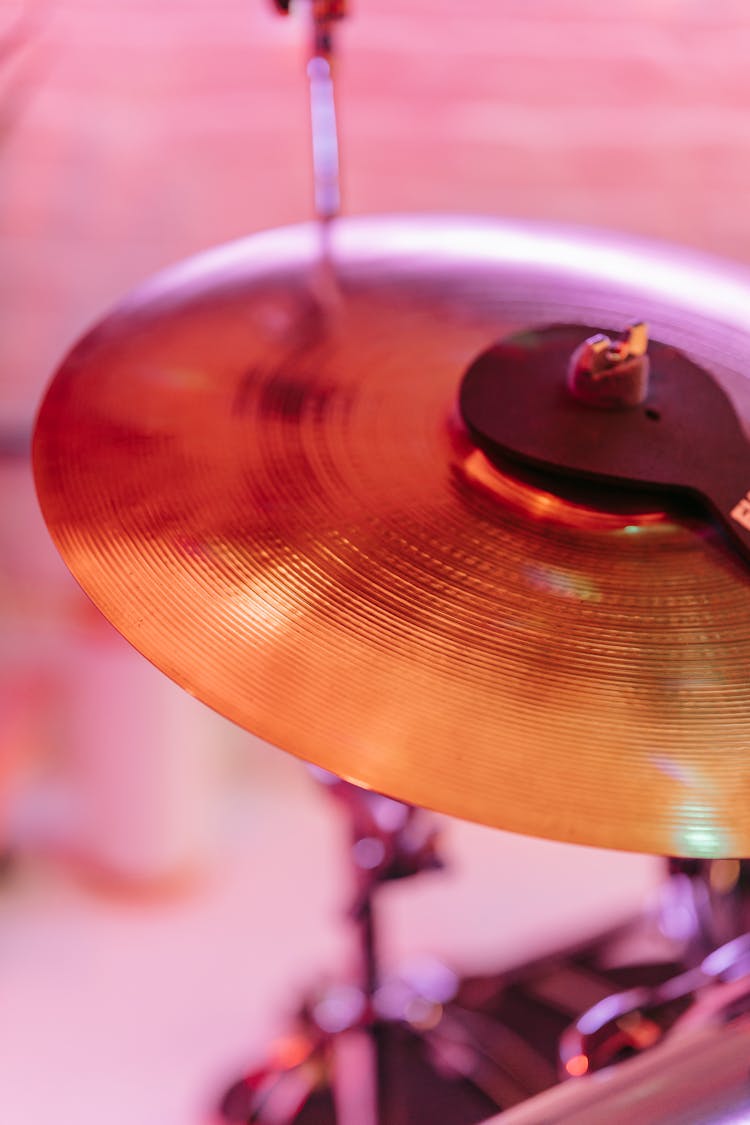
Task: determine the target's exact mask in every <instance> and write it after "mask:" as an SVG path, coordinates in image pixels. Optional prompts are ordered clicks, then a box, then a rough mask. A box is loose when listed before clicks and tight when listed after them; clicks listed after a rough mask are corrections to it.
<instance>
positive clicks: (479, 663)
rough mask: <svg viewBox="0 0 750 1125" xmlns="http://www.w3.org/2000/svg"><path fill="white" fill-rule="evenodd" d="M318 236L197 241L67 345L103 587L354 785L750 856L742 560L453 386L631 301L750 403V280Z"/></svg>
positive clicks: (610, 319) (151, 636) (466, 813)
mask: <svg viewBox="0 0 750 1125" xmlns="http://www.w3.org/2000/svg"><path fill="white" fill-rule="evenodd" d="M321 246H322V244H321V241H320V231H319V230H318V228H316V227H314V226H303V227H297V228H289V229H285V230H281V231H276V232H270V233H268V234H264V235H258V236H254V237H253V238H250V239H248V240H245V241H243V242H239V243H237V244H234V245H231V246H228V247H226V248H223V249H220V250H217V251H214V252H211V253H209V254H207V255H204V256H202V257H198V258H196V259H193V260H191V261H189V262H187V263H186V264H184V265H182V266H178V267H176V268H175V269H173V270H171V271H168V272H166V273H165V274H162V275H160V276H159V277H158V278H156V279H155V280H153V281H151V282H149V283H147V284H146V285H144V286H143V287H142V288H141V289H139V290H138V291H137V292H136V293H135V294H134V295H133V296H131V297H130V298H129V299H128V300H126V301H125V302H124V303H123V304H121V305H120V306H119V307H118V308H117V309H116V310H115V311H114V312H113V313H111V314H110V315H109V316H108V317H107V318H106V319H105V320H104V321H103V322H102V323H101V324H100V325H98V326H97V327H96V328H94V330H93V331H92V332H91V333H90V334H89V335H88V336H86V337H85V338H84V339H83V341H82V342H81V343H79V344H78V346H77V347H76V348H75V349H74V350H73V351H72V353H71V354H70V355H69V356H68V358H67V359H66V360H65V361H64V363H63V364H62V367H61V368H60V370H59V372H58V373H57V375H56V377H55V378H54V380H53V382H52V384H51V386H50V388H49V390H48V392H47V396H46V398H45V401H44V403H43V405H42V408H41V411H40V415H39V419H38V424H37V430H36V435H35V441H34V464H35V473H36V480H37V487H38V494H39V498H40V503H41V506H42V510H43V513H44V516H45V519H46V521H47V524H48V526H49V528H50V531H51V533H52V535H53V537H54V539H55V541H56V543H57V545H58V547H59V549H60V551H61V553H62V555H63V557H64V559H65V560H66V562H67V563H68V565H69V567H70V569H71V570H72V571H73V573H74V574H75V576H76V577H77V578H78V580H79V582H80V583H81V585H82V586H83V588H84V589H85V590H86V591H87V593H88V594H89V595H90V596H91V598H92V599H93V600H94V602H95V603H96V604H97V605H98V606H99V608H100V609H101V610H102V612H103V613H104V614H105V615H106V616H107V617H108V618H109V619H110V620H111V621H112V622H113V623H114V625H115V626H116V627H117V628H118V629H119V630H120V631H121V632H122V633H123V634H124V635H125V636H126V637H127V638H128V639H129V640H130V641H131V642H132V643H133V644H134V645H135V646H136V648H138V649H139V650H140V651H141V652H142V653H143V654H144V655H145V656H147V657H148V658H149V659H150V660H151V661H153V663H155V664H156V665H157V666H158V667H159V668H161V669H162V670H163V671H164V672H166V674H167V675H169V676H171V677H172V678H173V679H174V680H176V681H177V683H179V684H181V685H182V686H183V687H185V688H186V689H187V690H188V691H190V692H192V693H193V694H194V695H196V696H197V697H198V698H199V699H201V700H203V701H205V702H206V703H207V704H209V705H210V706H211V707H213V708H215V709H216V710H217V711H219V712H221V713H222V714H224V715H227V716H229V717H230V718H231V719H233V720H235V721H236V722H237V723H239V724H241V725H242V726H244V727H246V728H247V729H248V730H251V731H253V732H254V733H256V734H257V735H259V736H260V737H262V738H264V739H266V740H268V741H269V742H271V743H273V744H275V745H277V746H279V747H282V748H283V749H285V750H288V751H291V752H292V753H294V754H296V755H298V756H300V757H302V758H306V759H308V760H311V761H313V762H315V763H317V764H318V765H320V766H323V767H324V768H326V769H328V770H331V771H333V772H334V773H337V774H340V775H341V776H343V777H345V778H347V779H348V780H352V781H355V782H358V783H359V784H363V785H366V786H370V787H372V788H375V789H377V790H380V791H382V792H384V793H387V794H389V795H390V796H393V797H397V798H400V799H401V800H404V801H408V802H412V803H414V804H418V805H424V806H427V807H430V808H434V809H438V810H440V811H443V812H446V813H450V814H453V815H456V816H459V817H464V818H468V819H472V820H476V821H480V822H483V823H486V824H491V825H495V826H499V827H502V828H505V829H509V830H512V831H518V832H523V833H529V834H533V835H536V836H543V837H549V838H554V839H558V840H565V841H573V842H578V843H584V844H591V845H598V846H605V847H610V848H622V849H631V850H637V851H645V852H654V853H664V854H673V855H684V856H691V855H693V856H722V855H724V856H734V855H750V755H749V754H748V742H749V740H750V596H748V594H749V591H748V582H749V581H750V575H748V570H747V564H746V563H744V562H743V560H742V559H741V558H740V557H739V555H737V554H735V553H733V552H732V551H731V550H730V549H729V548H728V547H727V544H726V543H725V541H724V540H723V539H722V537H721V534H720V533H719V532H718V531H717V530H715V529H714V528H712V527H711V526H710V524H708V523H707V522H705V521H703V520H700V519H698V518H695V517H694V516H692V515H690V514H685V513H683V514H678V513H676V512H671V511H670V512H668V511H666V510H662V509H661V508H659V507H658V504H657V501H654V500H645V501H644V500H643V499H642V498H638V497H633V499H632V502H629V503H628V504H619V503H618V502H615V501H614V500H613V499H611V498H608V497H607V496H605V497H603V498H602V497H597V498H592V497H584V498H581V497H580V496H570V495H565V494H557V493H556V490H555V486H554V485H553V484H549V486H547V484H546V483H545V482H544V481H541V482H540V481H539V480H530V479H529V478H527V477H521V476H519V475H518V474H517V473H516V472H515V470H512V469H507V470H506V469H504V468H503V467H502V466H500V465H498V464H493V463H491V462H490V461H489V460H488V459H487V457H486V456H485V454H484V453H482V452H481V451H480V450H479V449H478V448H477V447H476V446H474V445H473V444H472V442H471V441H470V440H469V437H468V434H467V432H466V430H465V429H464V427H463V426H462V423H461V421H460V417H459V414H458V411H457V408H456V401H457V395H458V389H459V386H460V382H461V378H462V376H463V374H464V372H465V370H466V369H467V367H468V365H469V364H470V363H471V361H472V360H473V358H474V357H475V356H476V355H478V354H479V353H480V352H481V351H482V350H484V349H485V348H487V347H488V346H489V345H490V344H492V343H493V342H494V341H495V340H497V339H498V338H500V337H502V336H503V335H505V334H506V333H508V332H512V331H516V330H518V329H520V328H522V327H528V326H530V325H541V324H545V323H550V322H565V321H572V322H574V323H585V324H600V325H601V326H602V328H603V329H607V330H619V329H621V328H622V327H624V326H625V325H626V324H627V323H629V322H632V321H633V320H645V321H648V322H649V323H650V325H651V331H652V336H653V337H654V338H656V339H658V340H660V341H663V342H665V343H667V344H677V345H678V346H679V347H680V348H682V349H684V350H685V351H686V352H687V353H688V354H689V355H690V356H691V358H692V359H693V360H695V361H696V362H697V363H700V364H704V365H705V366H707V367H708V368H709V369H710V370H711V371H712V372H714V373H715V375H716V377H717V378H718V379H719V380H720V382H721V383H722V385H723V386H724V388H725V389H726V390H727V391H728V393H729V394H730V396H731V397H732V399H733V401H734V404H735V406H736V408H737V409H738V411H739V412H740V414H741V416H742V417H744V418H750V384H749V381H748V379H747V377H746V374H745V373H746V372H747V371H748V370H750V277H749V276H748V274H747V273H745V272H743V271H742V270H740V269H739V268H735V267H730V266H728V265H723V264H720V263H716V262H714V261H712V260H710V259H703V258H700V257H699V256H696V255H690V254H687V253H683V252H678V251H676V250H668V249H663V248H657V247H653V246H647V245H641V244H634V243H631V242H627V241H624V240H620V241H618V240H615V239H612V238H610V239H606V238H602V237H601V236H599V235H586V234H583V233H580V232H579V233H570V232H567V233H566V232H560V231H556V230H553V229H547V228H543V227H531V226H523V225H514V224H509V223H506V224H503V223H490V222H481V221H469V220H466V221H463V220H454V219H437V218H431V219H423V220H421V221H419V220H411V219H409V220H400V219H388V218H384V219H360V220H355V219H352V220H346V221H341V222H339V223H337V224H335V225H334V227H333V228H332V229H331V232H330V245H329V253H330V257H327V256H326V254H324V252H323V250H322V248H321ZM749 483H750V482H749ZM659 503H660V502H659Z"/></svg>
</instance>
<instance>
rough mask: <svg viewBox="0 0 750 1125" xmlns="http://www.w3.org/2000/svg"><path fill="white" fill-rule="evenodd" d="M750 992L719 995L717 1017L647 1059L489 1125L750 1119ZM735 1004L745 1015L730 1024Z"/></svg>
mask: <svg viewBox="0 0 750 1125" xmlns="http://www.w3.org/2000/svg"><path fill="white" fill-rule="evenodd" d="M747 987H748V986H747V979H745V980H744V981H743V982H741V983H739V984H736V985H725V986H723V987H722V988H717V989H715V990H713V992H714V993H715V996H714V997H713V998H712V999H713V1002H714V1003H715V1004H716V1006H717V1009H718V1014H717V1017H716V1018H715V1019H713V1020H712V1019H710V1018H708V1019H706V1017H705V1015H704V1014H701V1019H702V1021H703V1026H700V1027H698V1028H691V1027H690V1026H689V1023H688V1026H687V1028H686V1029H683V1030H682V1032H680V1031H675V1033H674V1034H673V1036H672V1037H671V1038H670V1039H669V1040H668V1041H667V1042H665V1043H664V1044H662V1045H661V1046H659V1047H654V1048H653V1049H652V1050H650V1051H649V1052H647V1053H646V1054H645V1055H641V1056H640V1057H639V1058H636V1059H631V1060H629V1061H628V1062H624V1063H620V1064H619V1065H618V1066H613V1067H610V1068H609V1069H608V1070H603V1071H600V1072H599V1073H598V1074H595V1075H591V1076H588V1077H585V1078H580V1079H575V1080H573V1081H572V1082H566V1083H565V1084H564V1085H562V1086H558V1087H557V1088H555V1089H553V1090H549V1091H547V1092H546V1093H543V1094H540V1095H538V1097H535V1098H531V1099H530V1100H529V1101H527V1102H525V1103H524V1104H523V1105H521V1106H518V1107H517V1108H513V1109H511V1110H508V1111H506V1112H505V1113H501V1114H500V1116H499V1117H493V1118H492V1121H491V1122H487V1123H486V1125H601V1123H602V1122H604V1121H606V1122H607V1123H608V1125H633V1123H634V1122H638V1125H743V1123H744V1122H747V1121H749V1120H750V1080H748V1068H747V1059H748V1049H750V1016H748V1015H747V1014H746V1010H747ZM707 1002H708V1003H710V1001H707ZM732 1004H739V1005H741V1006H742V1008H743V1011H742V1014H740V1015H738V1016H737V1017H736V1018H735V1019H731V1018H729V1019H728V1022H724V1017H725V1016H729V1015H731V1012H730V1008H731V1005H732ZM685 1020H686V1021H692V1020H693V1014H692V1013H691V1014H690V1015H688V1016H687V1017H685Z"/></svg>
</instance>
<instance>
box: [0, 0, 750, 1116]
mask: <svg viewBox="0 0 750 1125" xmlns="http://www.w3.org/2000/svg"><path fill="white" fill-rule="evenodd" d="M352 7H353V9H354V12H353V16H352V19H351V21H349V23H348V24H347V25H346V26H345V27H342V29H341V35H340V39H341V48H342V50H341V58H340V63H339V79H340V110H341V119H342V131H343V143H342V147H343V155H344V191H345V205H346V209H347V210H348V211H349V212H365V211H372V210H375V211H391V210H397V211H406V212H409V211H433V212H435V211H456V210H460V211H464V212H472V213H489V214H501V215H510V216H518V217H525V218H530V217H532V218H539V219H550V220H555V221H564V222H570V223H574V224H587V225H592V226H599V227H610V228H617V229H622V230H628V231H633V232H637V233H639V234H642V235H646V236H651V237H658V238H664V239H668V240H673V241H678V242H684V243H687V244H690V245H693V246H696V247H699V248H701V249H703V250H707V251H710V252H712V253H717V254H722V255H725V256H728V257H733V258H736V259H739V260H742V261H750V226H749V225H748V223H747V220H746V213H745V212H746V201H747V198H748V193H749V192H750V126H749V125H748V122H749V121H750V112H749V111H750V76H749V72H748V69H747V65H746V60H747V58H748V52H749V51H750V7H748V5H747V3H746V2H745V0H711V2H709V0H620V2H619V3H618V4H616V5H615V4H602V3H600V0H538V2H537V3H536V4H528V3H527V2H521V0H502V2H500V0H463V2H462V3H461V4H454V3H451V2H450V0H410V3H409V4H408V5H406V6H405V5H403V4H401V3H398V2H397V0H357V3H356V4H354V3H353V4H352ZM19 18H20V20H21V22H20V23H17V22H16V21H17V20H18V19H19ZM303 39H304V29H303V26H302V19H301V16H297V17H293V18H292V19H290V20H286V21H285V20H282V19H280V18H276V17H274V15H273V14H272V11H271V5H270V3H268V0H160V2H159V3H158V4H157V3H153V2H151V3H145V2H143V0H27V2H26V3H25V4H24V3H21V2H14V0H6V3H5V4H4V5H2V10H0V251H1V252H2V256H3V257H2V260H3V263H4V268H3V270H2V271H0V358H1V359H2V366H1V368H0V370H1V371H2V375H0V450H1V451H2V454H3V463H2V467H0V495H2V505H3V507H2V511H3V518H2V519H1V520H0V610H1V611H2V614H3V622H4V628H3V630H2V635H1V636H0V747H2V754H1V755H0V841H2V842H3V843H4V844H5V846H7V847H10V848H12V851H13V855H14V856H15V860H14V862H13V864H12V865H11V866H10V867H9V869H8V871H7V872H6V873H5V875H4V876H3V880H2V884H0V996H1V997H2V1004H1V1005H0V1008H1V1010H2V1018H0V1121H2V1123H3V1125H42V1123H43V1122H44V1123H46V1122H48V1121H49V1120H50V1119H53V1118H54V1119H55V1120H58V1121H62V1122H66V1123H67V1122H70V1123H74V1122H75V1125H94V1123H96V1125H99V1122H100V1121H101V1120H102V1119H105V1118H106V1120H107V1122H108V1125H126V1123H127V1125H133V1123H135V1125H198V1123H199V1122H204V1121H206V1119H207V1117H208V1115H209V1113H210V1109H211V1106H212V1105H213V1100H214V1097H215V1094H216V1092H217V1091H218V1090H219V1089H220V1088H221V1086H222V1084H223V1082H224V1081H225V1080H226V1079H227V1078H228V1077H232V1076H233V1075H234V1073H235V1069H236V1068H238V1067H242V1066H244V1065H246V1063H247V1062H248V1061H250V1060H252V1059H253V1058H255V1057H258V1056H259V1055H260V1054H262V1052H263V1048H264V1044H266V1043H267V1042H268V1041H269V1039H270V1038H271V1037H272V1036H273V1035H274V1034H275V1033H276V1032H277V1031H278V1030H280V1029H282V1028H283V1027H284V1025H285V1019H286V1016H287V1014H288V1013H289V1012H290V1011H291V1010H292V1009H293V1007H294V1004H295V1001H296V998H297V997H298V995H299V993H300V991H301V990H302V989H303V988H304V987H305V985H306V983H307V982H309V981H310V980H314V979H316V977H317V976H318V974H321V973H336V972H340V971H341V970H342V967H343V966H345V964H346V961H347V957H348V952H347V950H348V946H347V935H346V929H345V926H344V925H343V924H342V921H341V914H342V909H343V906H344V905H345V900H346V873H345V868H344V852H343V847H342V844H343V825H342V824H341V822H340V820H339V818H338V814H337V813H336V812H333V811H331V810H330V809H329V807H328V804H327V802H326V800H325V799H324V797H322V796H321V795H320V793H319V792H318V791H317V789H316V787H315V785H314V784H313V782H312V781H311V780H310V779H309V777H308V775H307V774H306V772H305V771H304V769H303V768H302V767H301V766H299V765H298V764H297V763H295V762H292V761H291V760H289V759H287V758H285V757H284V756H283V755H281V754H279V753H277V752H275V751H272V750H271V749H269V748H267V747H263V746H261V745H260V744H258V743H257V742H255V741H254V740H253V739H252V738H251V737H250V736H246V735H243V734H241V733H239V732H236V731H234V730H233V729H232V728H230V727H229V725H228V724H226V723H224V722H223V720H220V719H218V718H216V717H214V716H210V715H208V713H207V712H205V711H204V710H203V709H202V708H200V706H199V705H198V704H195V703H193V702H192V701H190V700H187V699H186V698H185V697H183V695H182V693H180V692H179V691H178V690H177V689H176V688H173V687H172V686H171V685H169V684H168V683H167V682H166V681H165V680H164V679H163V677H161V676H160V675H159V674H158V673H156V672H154V671H153V670H152V669H150V668H149V667H147V666H145V664H144V662H142V661H141V660H140V658H138V657H136V656H135V655H134V654H133V653H132V652H131V651H130V650H129V649H128V648H127V646H125V645H124V643H122V642H120V641H119V640H118V639H117V638H116V637H114V636H113V635H112V633H111V630H109V629H108V627H107V626H106V625H105V624H104V623H103V622H101V621H100V620H99V619H97V618H95V617H94V615H93V612H92V611H91V610H90V609H89V608H88V606H87V604H86V603H85V601H84V600H83V598H82V596H81V595H80V594H79V593H78V591H77V589H76V587H75V585H74V584H73V582H72V580H70V579H69V578H68V576H67V574H66V572H65V571H64V569H63V568H62V565H61V564H60V563H59V562H58V560H57V557H56V555H55V553H54V551H53V550H52V548H51V546H50V545H49V542H48V540H47V538H46V534H45V531H44V528H43V526H42V525H41V521H40V519H39V517H38V515H37V512H36V507H35V502H34V496H33V487H32V484H31V480H30V475H29V471H28V465H27V463H26V461H25V458H24V449H25V441H26V438H27V435H28V432H29V430H30V427H31V424H32V418H33V413H34V410H35V407H36V403H37V402H38V400H39V397H40V395H41V393H42V389H43V386H44V384H45V382H46V380H47V378H48V376H49V374H50V372H51V371H52V369H53V368H54V365H55V362H56V361H57V359H58V358H59V357H60V355H61V354H62V352H63V351H64V349H65V348H66V347H67V346H68V344H69V343H70V342H71V341H72V340H73V339H74V338H75V337H76V335H77V334H78V333H79V332H80V331H81V330H82V329H83V327H84V326H85V325H86V324H88V323H90V322H92V321H93V320H94V319H95V318H96V317H97V316H99V315H100V314H101V313H102V312H103V311H104V310H105V309H106V308H107V307H108V306H109V305H110V304H111V303H112V301H114V300H115V299H116V298H117V297H118V296H119V295H120V294H122V293H123V292H125V291H126V290H127V289H128V288H129V287H130V286H131V285H132V284H134V283H135V282H136V281H138V280H139V279H141V278H142V277H144V276H146V275H147V274H149V273H150V272H152V271H153V270H154V269H156V268H158V267H160V266H162V265H165V264H167V263H168V262H170V261H173V260H175V259H178V258H180V257H183V256H185V255H186V254H189V253H192V252H194V251H197V250H199V249H202V248H204V247H207V246H210V245H213V244H215V243H217V242H220V241H223V240H226V239H230V238H233V237H237V236H239V235H242V234H246V233H248V232H252V231H253V230H260V229H263V228H266V227H269V226H274V225H278V224H282V223H287V222H293V221H298V220H300V219H305V218H307V217H308V215H309V206H310V205H309V192H310V176H309V170H308V138H307V132H306V112H307V111H306V107H305V102H304V83H303V77H302V74H303V71H302V65H301V64H302V48H301V43H302V41H303ZM444 836H445V853H446V855H447V857H448V859H449V870H448V872H447V873H446V874H444V875H443V874H440V875H432V876H425V877H424V878H423V880H422V881H421V885H419V884H416V883H415V884H414V885H409V884H404V885H401V886H395V887H393V888H389V889H388V891H387V892H385V902H384V904H383V911H384V918H385V927H384V928H385V934H386V948H385V957H386V961H387V963H388V964H389V965H390V966H392V967H393V966H396V965H398V964H400V963H402V962H403V960H404V959H406V958H409V957H411V956H414V955H417V954H422V953H427V954H430V955H435V956H440V957H444V958H446V959H447V960H449V961H450V962H451V963H452V964H454V965H455V966H456V967H457V968H459V970H462V971H464V970H476V969H485V968H486V969H494V968H499V967H501V966H502V965H504V964H509V963H511V962H512V961H513V960H514V959H515V958H517V957H519V956H521V955H524V956H525V955H527V954H529V953H531V952H533V951H535V950H539V951H541V950H543V949H545V948H550V947H551V946H554V945H555V944H556V943H557V942H560V941H562V940H564V939H565V938H566V937H572V936H575V935H578V934H582V933H584V932H586V931H588V930H589V929H591V928H592V927H595V926H596V925H598V924H603V923H604V922H606V921H609V920H611V919H612V918H615V917H619V916H622V915H624V914H627V913H629V912H630V911H632V910H635V909H637V907H638V906H639V905H640V904H641V903H642V902H643V901H644V899H646V898H648V896H649V895H650V894H651V893H652V892H653V889H654V887H655V885H656V884H657V882H658V877H659V876H658V867H657V865H656V863H655V861H654V860H651V859H649V858H646V857H641V856H628V855H610V854H607V853H604V852H596V851H592V850H586V849H580V848H571V847H564V846H557V845H554V844H549V843H543V842H539V841H533V840H525V839H521V838H518V837H512V836H509V835H507V834H504V833H499V832H490V831H489V830H485V829H481V828H478V827H476V826H470V825H463V824H459V823H456V822H445V824H444Z"/></svg>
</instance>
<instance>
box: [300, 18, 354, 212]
mask: <svg viewBox="0 0 750 1125" xmlns="http://www.w3.org/2000/svg"><path fill="white" fill-rule="evenodd" d="M310 2H311V5H312V20H313V28H312V49H311V53H310V59H309V61H308V64H307V79H308V83H309V93H310V128H311V134H312V161H313V186H314V199H315V213H316V215H317V217H318V219H319V220H320V221H321V222H322V223H328V222H330V221H331V219H334V218H335V217H336V215H338V213H339V211H340V210H341V189H340V173H339V141H338V124H337V118H336V100H335V96H334V81H333V24H334V22H335V21H336V20H338V19H340V18H341V17H342V16H343V15H344V14H345V4H344V3H341V2H340V0H339V2H336V0H310Z"/></svg>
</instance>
